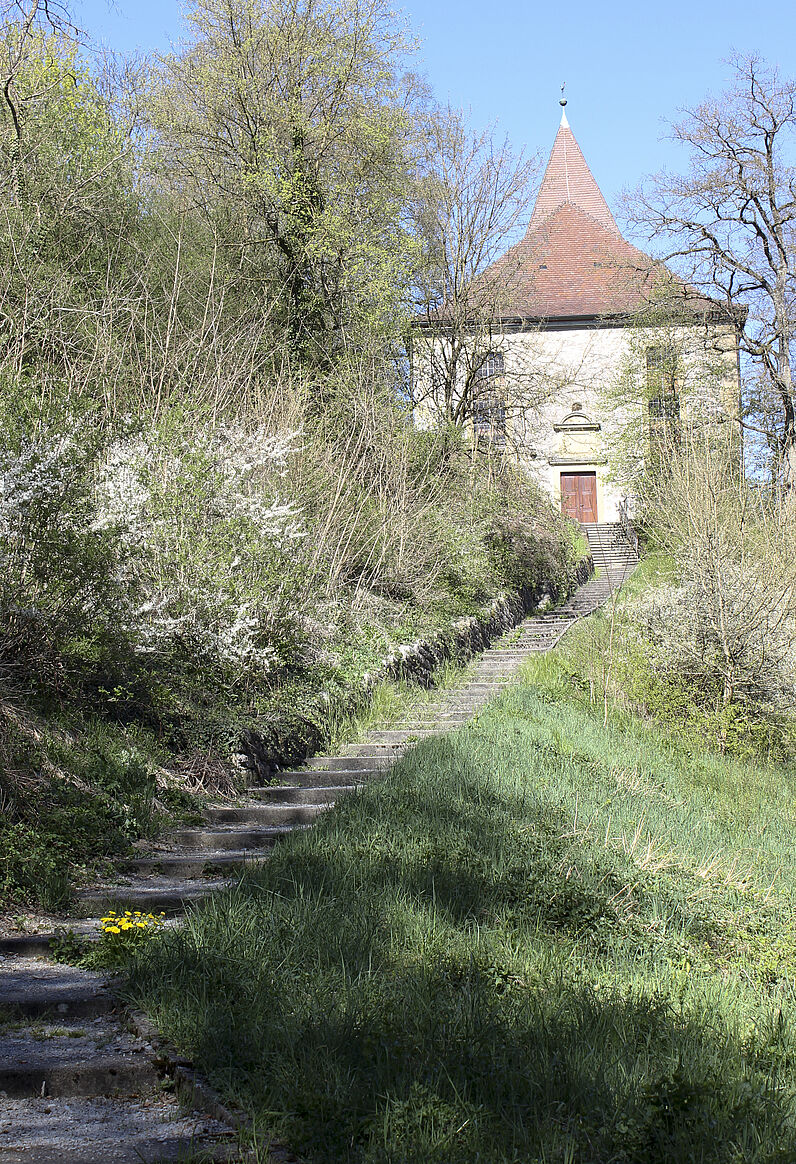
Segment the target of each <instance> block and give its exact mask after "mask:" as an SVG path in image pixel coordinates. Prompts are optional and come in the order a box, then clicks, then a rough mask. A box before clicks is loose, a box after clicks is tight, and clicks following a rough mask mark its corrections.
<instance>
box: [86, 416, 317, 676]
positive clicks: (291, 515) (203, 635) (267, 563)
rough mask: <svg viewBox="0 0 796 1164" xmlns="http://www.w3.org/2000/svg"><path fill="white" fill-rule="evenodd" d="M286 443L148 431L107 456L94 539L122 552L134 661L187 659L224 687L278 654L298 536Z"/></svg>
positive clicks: (261, 436)
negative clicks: (216, 673) (114, 538)
mask: <svg viewBox="0 0 796 1164" xmlns="http://www.w3.org/2000/svg"><path fill="white" fill-rule="evenodd" d="M296 436H297V434H295V433H289V434H286V435H273V434H270V433H268V432H267V431H264V430H263V428H262V427H256V428H254V429H249V430H246V429H244V428H243V427H242V426H231V425H224V426H219V427H218V428H217V429H215V430H214V431H213V430H211V431H203V430H201V429H200V430H199V431H196V430H195V429H194V428H193V427H191V426H188V427H184V428H180V427H176V426H172V427H171V428H169V427H166V428H165V431H164V428H163V427H161V428H160V429H159V428H157V427H154V426H153V427H151V428H149V429H148V430H146V431H144V432H142V433H139V434H137V435H136V436H135V437H132V438H129V439H127V440H123V441H118V442H117V443H115V444H114V445H113V446H112V447H111V448H110V449H109V450H108V452H107V454H106V457H105V460H104V464H103V465H102V468H101V472H100V476H99V482H98V497H99V502H100V518H99V522H98V524H97V528H98V529H113V530H114V531H116V533H117V534H118V535H119V538H120V543H121V545H122V546H123V548H124V549H123V554H122V555H121V557H120V562H119V572H120V576H121V577H122V578H123V580H124V583H125V585H126V588H127V593H128V595H129V596H130V606H129V607H128V610H127V612H126V614H127V619H128V624H129V631H130V633H131V635H132V636H133V637H134V640H135V648H136V650H137V651H138V652H142V653H155V654H158V653H161V654H162V653H164V652H165V653H169V652H173V651H175V650H176V651H179V652H182V653H184V654H185V653H187V654H189V655H190V656H192V657H194V658H195V659H198V660H201V661H202V663H203V664H204V665H206V666H211V667H220V668H222V669H226V671H227V672H228V674H229V675H230V677H231V680H232V681H234V682H239V681H241V680H244V679H252V678H256V677H258V676H259V677H262V676H263V675H264V674H266V673H267V672H268V671H269V670H271V668H272V667H273V665H274V664H275V663H276V662H278V661H279V660H280V659H282V658H283V657H284V656H285V655H286V654H288V653H289V649H290V647H291V646H293V644H294V643H295V641H296V638H297V635H298V634H299V624H298V622H297V619H296V610H295V601H294V600H295V585H291V582H293V583H295V581H296V575H297V571H296V569H295V562H294V547H295V546H296V545H297V544H298V543H300V542H301V540H302V539H303V537H304V536H305V530H304V527H303V524H302V521H301V509H300V506H299V505H298V504H297V503H296V501H295V500H293V499H290V498H285V497H284V496H283V495H282V494H283V489H284V478H285V475H286V465H287V461H288V458H289V456H290V454H291V452H292V449H293V442H294V441H295V440H296Z"/></svg>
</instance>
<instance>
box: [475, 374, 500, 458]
mask: <svg viewBox="0 0 796 1164" xmlns="http://www.w3.org/2000/svg"><path fill="white" fill-rule="evenodd" d="M473 429H474V430H475V436H476V440H477V441H478V443H479V445H489V446H490V447H492V448H496V449H505V447H506V402H505V400H504V399H503V397H502V395H501V394H500V393H499V392H495V391H493V390H492V389H489V388H484V389H482V390H481V391H480V392H479V393H478V395H477V396H476V397H475V398H474V400H473Z"/></svg>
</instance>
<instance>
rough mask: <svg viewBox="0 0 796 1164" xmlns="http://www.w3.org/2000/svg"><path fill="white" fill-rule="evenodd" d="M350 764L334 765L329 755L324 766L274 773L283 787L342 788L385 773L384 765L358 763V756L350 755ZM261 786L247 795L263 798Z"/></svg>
mask: <svg viewBox="0 0 796 1164" xmlns="http://www.w3.org/2000/svg"><path fill="white" fill-rule="evenodd" d="M348 759H349V760H350V761H351V763H350V764H347V765H345V766H342V765H336V766H333V764H334V762H333V759H332V758H330V757H327V758H326V759H325V760H324V765H325V766H324V767H321V766H320V765H319V766H318V767H316V768H292V769H287V770H286V771H284V772H276V773H274V779H275V780H277V781H278V782H279V785H280V786H281V787H292V788H324V789H328V788H332V787H335V788H340V787H348V786H349V785H350V784H351V783H352V781H353V782H356V783H358V784H362V783H364V782H365V781H368V780H376V779H378V778H379V777H381V776H383V775H384V771H385V770H384V765H383V764H381V763H379V764H367V763H364V762H363V763H361V764H360V763H358V762H357V761H356V758H355V757H353V756H349V757H348ZM269 787H270V786H269V785H265V786H264V788H265V789H269ZM262 790H263V789H260V788H247V789H246V795H247V796H255V797H257V799H261V797H260V792H261V791H262Z"/></svg>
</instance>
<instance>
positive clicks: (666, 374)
mask: <svg viewBox="0 0 796 1164" xmlns="http://www.w3.org/2000/svg"><path fill="white" fill-rule="evenodd" d="M647 392H648V396H647V401H648V408H649V414H650V420H663V421H666V420H677V419H678V418H679V416H680V397H679V394H678V392H677V361H676V359H675V356H674V353H673V352H671V351H670V350H669V349H667V348H662V347H661V348H650V349H649V350H648V352H647Z"/></svg>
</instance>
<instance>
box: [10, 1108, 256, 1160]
mask: <svg viewBox="0 0 796 1164" xmlns="http://www.w3.org/2000/svg"><path fill="white" fill-rule="evenodd" d="M232 1141H233V1135H232V1133H231V1132H230V1130H229V1129H228V1128H225V1127H224V1126H223V1125H221V1124H219V1123H217V1121H215V1120H212V1119H209V1118H207V1117H201V1116H199V1115H198V1114H197V1113H195V1112H194V1113H191V1112H183V1111H181V1110H180V1105H179V1102H178V1100H177V1099H176V1098H174V1097H172V1096H158V1097H155V1096H147V1097H146V1098H145V1099H141V1100H138V1099H134V1098H131V1097H128V1098H126V1099H121V1098H110V1097H97V1098H93V1099H91V1098H84V1097H78V1096H75V1097H71V1098H69V1097H66V1098H60V1097H49V1096H48V1097H46V1098H41V1097H40V1098H38V1099H7V1100H5V1101H3V1103H2V1105H0V1144H2V1148H0V1161H2V1164H178V1162H179V1164H188V1161H197V1162H198V1161H200V1160H201V1161H202V1164H234V1162H236V1161H238V1162H240V1161H242V1160H243V1159H244V1157H243V1156H242V1155H241V1153H240V1150H239V1149H238V1148H237V1147H236V1145H235V1143H234V1142H232Z"/></svg>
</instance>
